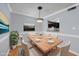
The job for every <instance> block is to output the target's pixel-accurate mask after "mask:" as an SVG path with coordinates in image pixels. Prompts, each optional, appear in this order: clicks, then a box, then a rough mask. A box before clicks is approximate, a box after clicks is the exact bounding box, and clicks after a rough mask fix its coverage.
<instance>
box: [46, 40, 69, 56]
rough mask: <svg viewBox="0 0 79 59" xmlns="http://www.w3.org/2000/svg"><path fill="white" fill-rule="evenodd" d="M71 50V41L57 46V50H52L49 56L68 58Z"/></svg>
mask: <svg viewBox="0 0 79 59" xmlns="http://www.w3.org/2000/svg"><path fill="white" fill-rule="evenodd" d="M69 48H70V41H63V42H62V43H61V44H59V45H58V46H57V48H56V49H54V50H53V49H52V50H51V51H50V53H49V54H48V55H49V56H67V55H68V52H69Z"/></svg>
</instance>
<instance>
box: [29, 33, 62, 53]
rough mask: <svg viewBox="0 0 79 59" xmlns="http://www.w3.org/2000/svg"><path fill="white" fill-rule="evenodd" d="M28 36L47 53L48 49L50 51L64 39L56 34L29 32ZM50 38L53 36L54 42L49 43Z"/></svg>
mask: <svg viewBox="0 0 79 59" xmlns="http://www.w3.org/2000/svg"><path fill="white" fill-rule="evenodd" d="M28 37H29V39H30V40H31V41H32V42H33V43H34V44H35V45H36V46H37V47H38V48H39V49H40V50H41V51H42V52H43V53H47V52H48V51H50V50H51V49H53V48H54V47H56V46H57V45H59V44H60V43H61V42H62V40H60V39H59V38H57V37H56V36H54V35H33V34H29V36H28ZM49 38H51V40H52V41H53V43H52V44H49V43H48V39H49Z"/></svg>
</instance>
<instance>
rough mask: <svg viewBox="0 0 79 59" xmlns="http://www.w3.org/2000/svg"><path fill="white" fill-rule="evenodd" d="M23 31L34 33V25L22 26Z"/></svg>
mask: <svg viewBox="0 0 79 59" xmlns="http://www.w3.org/2000/svg"><path fill="white" fill-rule="evenodd" d="M23 27H24V28H23V29H24V31H35V25H34V24H24V26H23Z"/></svg>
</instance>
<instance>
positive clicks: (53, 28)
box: [48, 21, 59, 31]
mask: <svg viewBox="0 0 79 59" xmlns="http://www.w3.org/2000/svg"><path fill="white" fill-rule="evenodd" d="M48 31H59V22H52V21H48Z"/></svg>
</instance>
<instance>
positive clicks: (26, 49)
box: [22, 40, 30, 56]
mask: <svg viewBox="0 0 79 59" xmlns="http://www.w3.org/2000/svg"><path fill="white" fill-rule="evenodd" d="M22 46H23V49H22V50H24V52H25V55H26V56H29V55H30V53H29V48H28V45H27V42H25V41H24V40H22Z"/></svg>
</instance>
